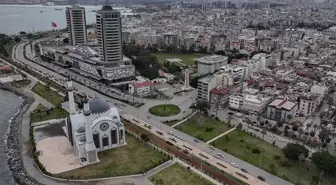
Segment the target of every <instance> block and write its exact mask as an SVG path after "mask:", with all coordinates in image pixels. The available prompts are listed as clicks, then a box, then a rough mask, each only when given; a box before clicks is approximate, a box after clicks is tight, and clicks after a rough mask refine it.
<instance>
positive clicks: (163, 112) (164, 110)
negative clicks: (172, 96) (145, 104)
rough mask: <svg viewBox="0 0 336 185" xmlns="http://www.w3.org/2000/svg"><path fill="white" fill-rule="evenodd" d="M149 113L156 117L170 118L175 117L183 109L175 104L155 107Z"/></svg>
mask: <svg viewBox="0 0 336 185" xmlns="http://www.w3.org/2000/svg"><path fill="white" fill-rule="evenodd" d="M149 112H150V113H151V114H153V115H155V116H159V117H168V116H175V115H177V114H179V113H180V112H181V109H180V108H179V107H178V106H177V105H174V104H161V105H155V106H153V107H151V108H150V109H149Z"/></svg>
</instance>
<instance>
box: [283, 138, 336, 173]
mask: <svg viewBox="0 0 336 185" xmlns="http://www.w3.org/2000/svg"><path fill="white" fill-rule="evenodd" d="M282 152H283V153H284V155H285V157H286V158H287V159H288V160H290V161H300V166H301V163H302V162H303V161H305V159H306V158H307V157H308V154H309V150H308V149H307V148H306V147H305V146H303V145H300V144H294V143H289V144H287V146H286V147H284V148H283V149H282ZM311 161H312V162H313V163H314V164H315V165H316V167H317V168H319V169H320V170H321V171H323V172H325V173H327V174H330V175H335V174H336V157H335V156H333V155H331V154H330V153H328V152H327V151H319V152H315V153H314V154H313V155H312V157H311Z"/></svg>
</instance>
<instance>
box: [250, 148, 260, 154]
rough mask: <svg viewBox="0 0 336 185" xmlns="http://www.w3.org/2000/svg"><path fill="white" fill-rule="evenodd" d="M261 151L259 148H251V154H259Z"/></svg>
mask: <svg viewBox="0 0 336 185" xmlns="http://www.w3.org/2000/svg"><path fill="white" fill-rule="evenodd" d="M260 152H261V151H260V149H259V148H252V153H254V154H259V153H260Z"/></svg>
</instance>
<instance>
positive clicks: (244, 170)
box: [240, 168, 248, 173]
mask: <svg viewBox="0 0 336 185" xmlns="http://www.w3.org/2000/svg"><path fill="white" fill-rule="evenodd" d="M240 170H241V171H243V172H245V173H248V171H247V169H245V168H242V169H240Z"/></svg>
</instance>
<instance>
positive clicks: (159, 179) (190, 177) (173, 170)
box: [150, 163, 212, 185]
mask: <svg viewBox="0 0 336 185" xmlns="http://www.w3.org/2000/svg"><path fill="white" fill-rule="evenodd" d="M150 181H151V182H152V183H153V184H154V185H212V183H211V182H209V181H207V180H205V179H204V178H201V177H200V176H199V175H197V174H195V173H193V172H192V171H191V170H190V169H187V168H186V167H183V166H182V165H180V164H178V163H175V164H173V165H171V166H169V167H167V168H165V169H163V170H162V171H160V172H158V173H156V174H155V175H153V176H152V177H150Z"/></svg>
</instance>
